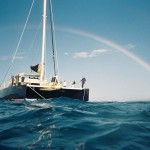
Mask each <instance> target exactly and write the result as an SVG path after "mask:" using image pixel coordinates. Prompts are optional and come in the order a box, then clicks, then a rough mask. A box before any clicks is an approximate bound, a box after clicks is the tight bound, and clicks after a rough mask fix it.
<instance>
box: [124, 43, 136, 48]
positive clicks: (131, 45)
mask: <svg viewBox="0 0 150 150" xmlns="http://www.w3.org/2000/svg"><path fill="white" fill-rule="evenodd" d="M126 47H127V48H128V49H135V47H136V46H135V45H134V44H131V43H129V44H127V45H126Z"/></svg>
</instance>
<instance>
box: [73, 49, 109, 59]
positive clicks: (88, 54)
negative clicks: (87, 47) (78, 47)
mask: <svg viewBox="0 0 150 150" xmlns="http://www.w3.org/2000/svg"><path fill="white" fill-rule="evenodd" d="M108 51H109V50H107V49H96V50H92V51H90V52H85V51H82V52H76V53H74V55H73V58H75V59H77V58H92V57H97V56H99V55H101V54H103V53H106V52H108Z"/></svg>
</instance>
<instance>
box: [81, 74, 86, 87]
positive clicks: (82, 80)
mask: <svg viewBox="0 0 150 150" xmlns="http://www.w3.org/2000/svg"><path fill="white" fill-rule="evenodd" d="M81 82H82V88H83V87H84V84H85V82H86V79H85V77H83V78H82V79H81Z"/></svg>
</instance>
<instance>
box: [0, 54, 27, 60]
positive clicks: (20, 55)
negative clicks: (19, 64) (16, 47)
mask: <svg viewBox="0 0 150 150" xmlns="http://www.w3.org/2000/svg"><path fill="white" fill-rule="evenodd" d="M24 54H25V53H24V52H20V53H18V54H17V55H16V56H15V59H17V60H21V59H24ZM12 58H13V56H2V57H1V58H0V61H7V60H12Z"/></svg>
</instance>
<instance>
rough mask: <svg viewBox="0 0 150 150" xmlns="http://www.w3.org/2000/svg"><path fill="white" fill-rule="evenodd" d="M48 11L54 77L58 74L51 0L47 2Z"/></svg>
mask: <svg viewBox="0 0 150 150" xmlns="http://www.w3.org/2000/svg"><path fill="white" fill-rule="evenodd" d="M49 9H50V27H51V42H52V52H53V56H52V58H53V64H54V75H55V76H56V75H57V72H58V59H57V49H56V40H55V30H54V19H53V8H52V2H51V0H49ZM55 53H56V54H55ZM56 66H57V70H56Z"/></svg>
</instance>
